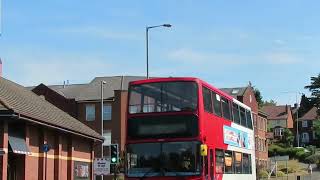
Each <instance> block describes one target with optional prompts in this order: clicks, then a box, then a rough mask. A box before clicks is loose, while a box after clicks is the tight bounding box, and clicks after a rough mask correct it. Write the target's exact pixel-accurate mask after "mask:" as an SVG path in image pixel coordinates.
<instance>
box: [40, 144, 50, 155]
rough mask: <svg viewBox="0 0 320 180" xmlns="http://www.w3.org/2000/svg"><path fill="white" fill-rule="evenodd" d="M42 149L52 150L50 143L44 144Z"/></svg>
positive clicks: (45, 150) (44, 150)
mask: <svg viewBox="0 0 320 180" xmlns="http://www.w3.org/2000/svg"><path fill="white" fill-rule="evenodd" d="M42 150H43V152H45V153H46V152H48V151H50V145H49V144H44V145H43V146H42Z"/></svg>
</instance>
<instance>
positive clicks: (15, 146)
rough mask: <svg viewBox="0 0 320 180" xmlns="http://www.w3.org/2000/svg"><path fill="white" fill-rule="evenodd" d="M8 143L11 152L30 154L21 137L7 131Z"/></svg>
mask: <svg viewBox="0 0 320 180" xmlns="http://www.w3.org/2000/svg"><path fill="white" fill-rule="evenodd" d="M9 145H10V147H11V150H12V152H13V153H16V154H26V155H30V154H31V152H30V150H29V148H28V146H27V144H26V141H25V140H24V138H23V137H19V136H18V135H14V134H10V133H9Z"/></svg>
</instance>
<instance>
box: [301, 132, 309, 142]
mask: <svg viewBox="0 0 320 180" xmlns="http://www.w3.org/2000/svg"><path fill="white" fill-rule="evenodd" d="M307 137H308V138H307ZM301 139H302V142H304V143H308V142H310V136H309V133H307V132H304V133H302V134H301Z"/></svg>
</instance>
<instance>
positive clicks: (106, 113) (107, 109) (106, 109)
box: [103, 104, 112, 121]
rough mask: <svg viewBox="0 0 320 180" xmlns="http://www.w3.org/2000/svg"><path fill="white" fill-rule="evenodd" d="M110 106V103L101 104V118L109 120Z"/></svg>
mask: <svg viewBox="0 0 320 180" xmlns="http://www.w3.org/2000/svg"><path fill="white" fill-rule="evenodd" d="M111 115H112V108H111V105H110V104H106V105H103V120H105V121H107V120H111Z"/></svg>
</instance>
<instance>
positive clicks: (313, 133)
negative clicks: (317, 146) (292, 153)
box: [312, 131, 317, 139]
mask: <svg viewBox="0 0 320 180" xmlns="http://www.w3.org/2000/svg"><path fill="white" fill-rule="evenodd" d="M312 135H313V139H317V135H316V132H315V131H313V132H312Z"/></svg>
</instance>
